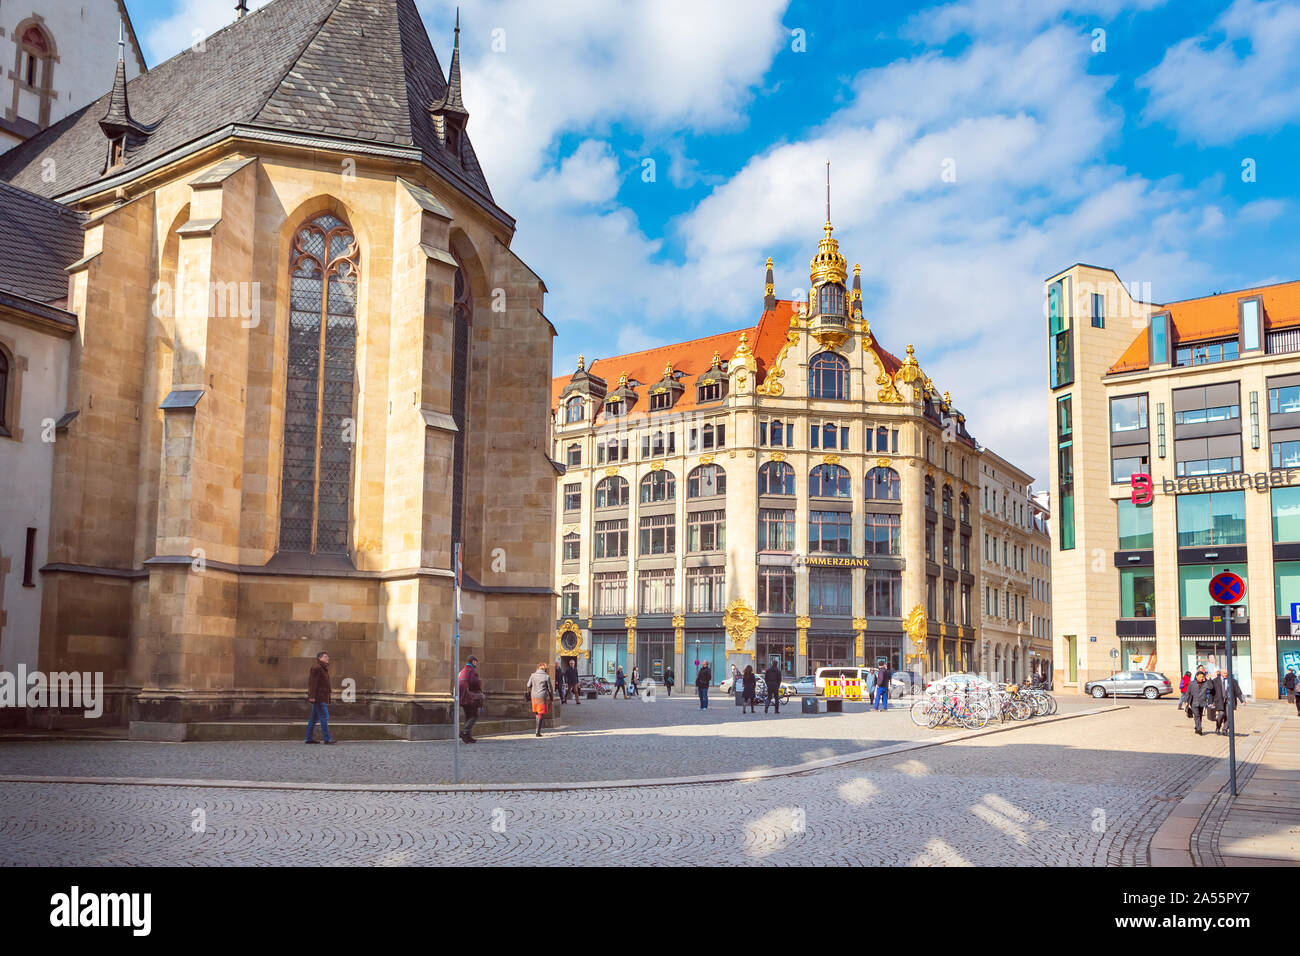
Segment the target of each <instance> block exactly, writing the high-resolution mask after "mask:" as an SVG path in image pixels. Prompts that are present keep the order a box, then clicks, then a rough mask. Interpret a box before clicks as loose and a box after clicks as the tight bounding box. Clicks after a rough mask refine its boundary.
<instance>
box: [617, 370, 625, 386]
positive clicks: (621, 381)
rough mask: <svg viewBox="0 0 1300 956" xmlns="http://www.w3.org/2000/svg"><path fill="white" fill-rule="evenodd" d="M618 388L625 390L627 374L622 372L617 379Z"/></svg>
mask: <svg viewBox="0 0 1300 956" xmlns="http://www.w3.org/2000/svg"><path fill="white" fill-rule="evenodd" d="M618 387H619V388H627V372H624V373H623V374H622V375H620V376H619V377H618Z"/></svg>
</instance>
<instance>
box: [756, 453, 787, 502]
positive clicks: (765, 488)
mask: <svg viewBox="0 0 1300 956" xmlns="http://www.w3.org/2000/svg"><path fill="white" fill-rule="evenodd" d="M758 493H759V494H760V495H792V494H794V468H793V467H792V466H791V465H789V464H787V463H786V462H784V461H768V462H764V463H763V464H762V465H761V466H759V469H758Z"/></svg>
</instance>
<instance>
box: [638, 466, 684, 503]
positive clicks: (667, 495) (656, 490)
mask: <svg viewBox="0 0 1300 956" xmlns="http://www.w3.org/2000/svg"><path fill="white" fill-rule="evenodd" d="M676 499H677V479H676V478H674V477H673V473H672V472H671V471H652V472H650V474H648V475H646V476H645V477H644V478H642V479H641V504H643V505H648V504H655V503H657V502H660V501H675V500H676Z"/></svg>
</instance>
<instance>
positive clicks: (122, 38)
mask: <svg viewBox="0 0 1300 956" xmlns="http://www.w3.org/2000/svg"><path fill="white" fill-rule="evenodd" d="M99 128H100V129H102V130H103V131H104V135H105V136H107V137H108V138H109V139H116V138H117V137H119V136H121V135H123V134H124V133H127V132H129V131H134V132H139V133H144V132H148V128H147V127H145V126H143V125H141V124H140V123H137V122H136V121H135V120H134V119H132V117H131V106H130V104H129V103H128V102H127V99H126V27H125V26H124V25H123V24H122V21H120V20H119V21H118V23H117V72H116V73H115V74H114V75H113V89H112V91H111V92H110V94H109V97H108V112H107V113H105V114H104V117H103V119H101V120H100V121H99Z"/></svg>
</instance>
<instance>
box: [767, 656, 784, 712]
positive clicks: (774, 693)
mask: <svg viewBox="0 0 1300 956" xmlns="http://www.w3.org/2000/svg"><path fill="white" fill-rule="evenodd" d="M763 683H764V684H766V685H767V700H765V701H763V713H765V714H766V713H767V705H768V704H771V705H772V706H773V707H775V708H776V712H777V713H778V714H779V713H781V668H779V667H777V666H776V661H772V663H771V664H770V665H769V666H768V668H767V670H765V671H763Z"/></svg>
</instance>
